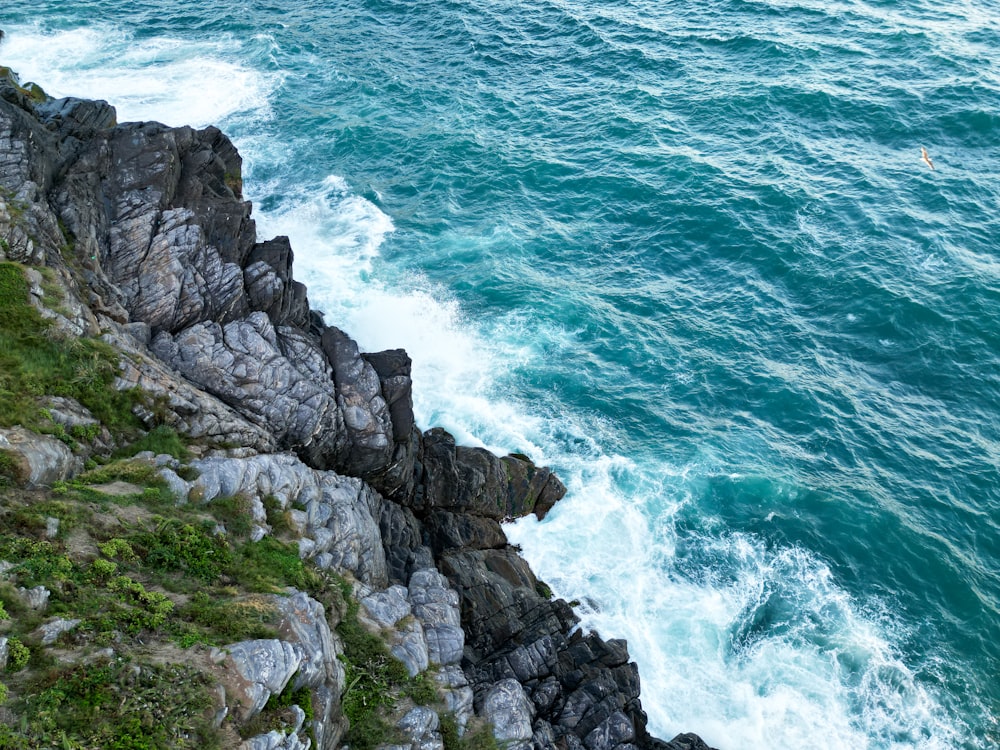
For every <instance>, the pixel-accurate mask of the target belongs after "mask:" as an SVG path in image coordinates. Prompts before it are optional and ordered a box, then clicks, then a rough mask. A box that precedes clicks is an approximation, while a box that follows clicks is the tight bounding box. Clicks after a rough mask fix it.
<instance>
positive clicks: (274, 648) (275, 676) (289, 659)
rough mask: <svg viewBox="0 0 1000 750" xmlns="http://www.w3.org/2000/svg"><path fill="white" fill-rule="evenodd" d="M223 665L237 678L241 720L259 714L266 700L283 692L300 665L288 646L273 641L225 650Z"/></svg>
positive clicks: (239, 644)
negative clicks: (241, 709)
mask: <svg viewBox="0 0 1000 750" xmlns="http://www.w3.org/2000/svg"><path fill="white" fill-rule="evenodd" d="M225 650H226V664H227V665H228V666H229V667H230V668H231V669H233V670H234V671H235V673H236V675H238V677H239V680H238V682H239V689H240V691H241V693H242V696H241V698H242V704H243V719H249V718H251V717H253V716H256V715H257V714H258V713H260V710H261V709H262V708H264V704H265V703H267V699H268V698H270V697H271V696H272V695H274V694H276V693H280V692H281V691H282V690H284V689H285V686H286V685H287V684H288V681H289V680H290V679H291V678H292V675H294V674H295V672H296V670H298V668H299V665H300V664H301V663H302V655H301V654H300V652H299V651H297V650H296V649H295V648H294V647H293V646H292V644H290V643H288V642H287V641H279V640H276V639H268V640H256V641H241V642H239V643H234V644H232V645H230V646H227V647H226V649H225Z"/></svg>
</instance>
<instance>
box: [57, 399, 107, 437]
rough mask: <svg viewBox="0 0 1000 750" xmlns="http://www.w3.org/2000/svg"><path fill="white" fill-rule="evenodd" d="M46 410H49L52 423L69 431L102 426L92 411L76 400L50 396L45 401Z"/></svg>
mask: <svg viewBox="0 0 1000 750" xmlns="http://www.w3.org/2000/svg"><path fill="white" fill-rule="evenodd" d="M45 408H46V409H48V411H49V417H50V418H51V419H52V421H53V422H55V423H56V424H60V425H62V426H63V427H65V428H66V429H67V430H71V429H73V428H74V427H89V426H90V425H97V424H100V422H99V421H98V420H97V419H95V418H94V415H93V414H91V413H90V410H89V409H87V407H85V406H84V405H83V404H81V403H80V402H79V401H77V400H76V399H74V398H68V397H66V396H49V397H48V398H47V399H46V400H45Z"/></svg>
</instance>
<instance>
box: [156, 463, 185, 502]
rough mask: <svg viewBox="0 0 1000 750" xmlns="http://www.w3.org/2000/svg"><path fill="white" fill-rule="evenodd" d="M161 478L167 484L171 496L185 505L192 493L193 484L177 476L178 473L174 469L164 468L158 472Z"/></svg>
mask: <svg viewBox="0 0 1000 750" xmlns="http://www.w3.org/2000/svg"><path fill="white" fill-rule="evenodd" d="M156 473H157V474H158V475H159V477H160V478H161V479H162V480H163V481H164V482H166V483H167V489H168V490H170V494H171V495H173V496H174V499H175V500H176V501H177V502H179V503H183V502H184V501H186V500H187V498H188V493H189V492H190V491H191V483H190V482H188V481H186V480H184V479H181V478H180V477H179V476H177V472H175V471H174V470H173V469H170V468H167V467H166V466H164V467H162V468H161V469H160V470H159V471H157V472H156Z"/></svg>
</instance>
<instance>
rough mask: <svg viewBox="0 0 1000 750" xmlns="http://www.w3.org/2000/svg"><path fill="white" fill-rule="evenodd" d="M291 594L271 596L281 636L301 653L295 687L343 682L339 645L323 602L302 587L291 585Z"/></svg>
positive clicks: (335, 685) (331, 684) (315, 686)
mask: <svg viewBox="0 0 1000 750" xmlns="http://www.w3.org/2000/svg"><path fill="white" fill-rule="evenodd" d="M290 591H291V595H290V596H274V597H272V601H273V602H274V606H275V609H276V610H277V611H278V614H279V617H280V621H279V623H278V633H279V635H280V636H281V638H282V639H283V640H285V641H287V642H290V643H292V644H294V645H295V646H296V648H297V650H298V652H299V655H300V663H299V666H298V671H297V673H296V675H295V682H294V684H293V686H294V688H295V689H296V690H298V689H299V688H302V687H310V688H317V687H319V686H321V685H324V684H326V685H328V686H330V687H331V688H336V689H339V688H340V687H342V686H343V684H344V668H343V665H342V664H341V662H340V660H338V659H337V655H338V654H339V653H340V649H339V647H338V645H337V642H336V640H335V639H334V636H333V632H332V631H331V630H330V625H329V623H328V622H327V618H326V612H325V610H324V609H323V605H322V604H320V603H319V602H318V601H316V600H315V599H313V598H312V597H310V596H309V595H308V594H306V593H305V592H303V591H296V590H294V589H291V590H290Z"/></svg>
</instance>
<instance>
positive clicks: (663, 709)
mask: <svg viewBox="0 0 1000 750" xmlns="http://www.w3.org/2000/svg"><path fill="white" fill-rule="evenodd" d="M6 30H7V32H8V38H7V39H6V40H5V41H4V43H3V46H2V48H0V50H2V53H3V60H4V62H5V63H6V64H9V65H11V66H12V67H14V68H15V69H16V70H19V71H20V73H21V74H22V78H24V79H25V80H35V81H37V82H38V83H39V84H41V85H42V86H43V87H44V88H46V89H47V90H48V91H50V92H52V93H54V94H57V95H64V94H66V95H68V94H73V95H83V96H91V97H97V98H103V99H107V100H109V101H111V102H112V103H113V104H115V105H116V106H117V107H118V108H119V112H120V119H122V120H127V119H156V120H161V121H164V122H168V123H190V124H198V125H205V124H209V123H210V122H215V123H219V122H223V124H224V123H225V120H226V118H234V117H235V118H249V117H259V116H261V113H264V116H266V113H267V109H266V100H267V98H268V96H269V95H270V94H271V92H272V91H274V90H275V88H276V86H277V84H278V81H279V79H278V78H277V77H276V76H275V75H274V74H269V73H265V72H262V71H259V70H255V69H254V68H253V66H252V65H251V64H249V63H244V62H241V61H240V60H239V59H238V57H234V55H233V52H234V50H236V49H237V46H236V45H233V44H232V43H231V40H229V41H218V40H216V41H205V42H199V43H197V44H191V43H185V44H184V45H180V44H178V43H177V42H176V41H175V40H171V39H167V38H161V39H155V40H151V41H146V42H142V43H138V44H137V43H135V42H134V40H133V39H131V37H130V36H129V35H128V34H127V33H124V32H121V31H119V30H116V29H111V28H106V27H92V28H85V29H78V30H75V31H71V32H58V33H55V34H43V32H41V31H40V30H39V29H36V28H16V27H15V28H11V27H8V28H7V29H6ZM237 145H239V146H240V148H241V150H243V152H244V157H245V158H248V159H251V160H254V159H257V160H259V161H262V162H268V163H271V162H274V163H276V164H277V163H279V160H278V159H276V154H277V151H276V150H275V146H274V145H273V144H270V145H266V144H263V143H260V142H258V141H256V140H254V139H246V140H244V141H239V140H238V141H237ZM283 148H286V149H287V148H289V147H288V146H287V145H286V146H283ZM283 156H284V157H285V158H288V160H289V161H290V162H294V154H288V153H285V154H283ZM289 157H291V158H289ZM279 182H280V183H281V184H283V185H287V184H288V183H294V182H295V180H293V179H292V177H291V175H284V176H283V177H281V178H280V179H279ZM279 182H276V183H275V186H277V185H278V184H279ZM266 188H267V186H253V185H248V186H247V189H248V191H249V192H250V193H251V194H253V193H254V192H256V193H257V196H256V197H266V196H265V191H266ZM257 218H258V226H259V229H260V234H261V236H273V235H277V234H286V235H288V236H289V237H290V238H291V240H292V245H293V248H294V249H295V252H296V269H295V270H296V276H297V277H298V278H299V279H301V280H303V281H305V282H306V283H307V284H308V286H309V295H310V301H311V302H312V304H313V306H314V307H318V308H320V309H322V310H324V311H325V313H326V315H327V319H328V321H329V322H331V323H333V324H336V325H339V326H343V327H344V328H345V329H346V330H348V331H349V332H350V333H351V335H353V336H354V337H356V338H357V339H358V341H359V342H360V343H361V345H362V347H363V348H364V349H367V350H378V349H384V348H394V347H405V348H406V349H407V350H408V351H409V353H410V355H411V356H412V358H413V361H414V370H413V374H414V384H415V399H416V404H415V406H416V410H417V413H418V420H419V422H420V423H421V424H422V425H424V426H429V425H434V424H440V425H443V426H445V427H447V428H449V429H451V430H452V431H453V432H455V434H456V436H457V437H458V438H459V440H461V441H462V442H465V443H474V444H480V445H482V444H485V445H488V446H490V447H493V448H494V449H495V450H511V449H518V450H524V451H527V452H529V453H531V454H532V455H533V456H534V457H535V458H536V459H538V460H540V461H543V462H551V463H553V464H555V465H557V466H558V467H559V469H560V471H561V474H562V476H563V478H564V480H565V481H566V482H567V485H568V486H569V489H570V493H569V495H568V496H567V498H566V499H565V500H564V501H563V502H562V503H560V504H559V505H557V506H556V508H555V509H554V510H553V512H552V513H551V515H550V517H549V519H548V520H547V521H546V522H545V523H544V524H539V523H537V522H534V521H533V520H525V521H522V522H520V523H518V524H516V525H514V526H512V527H510V529H509V536H510V538H511V541H512V542H515V543H518V544H520V545H522V547H523V548H524V550H525V552H526V554H527V556H528V557H529V559H530V560H531V562H532V564H533V566H534V567H535V569H536V570H537V571H538V573H539V574H540V576H541V577H542V578H543V579H545V580H547V582H548V583H549V584H550V585H552V587H553V588H554V589H555V591H556V592H557V593H558V594H560V595H562V596H565V597H567V598H571V599H573V598H575V599H579V600H580V602H581V603H580V606H579V608H578V611H579V613H580V614H581V615H582V616H583V619H584V625H585V627H588V628H595V629H598V630H599V631H600V632H602V633H603V634H604V635H605V636H606V637H625V638H627V639H628V640H629V646H630V651H631V653H632V655H633V657H634V658H635V659H636V660H637V661H638V663H639V665H640V670H641V675H642V680H643V706H644V708H645V710H646V711H647V712H648V713H649V715H650V719H651V729H653V730H654V731H655V732H656V733H658V734H661V735H665V736H667V737H669V736H670V735H671V734H672V733H673V732H675V731H681V730H685V731H687V730H696V731H698V732H699V733H701V734H702V735H703V736H705V737H706V738H707V739H708V740H709V741H711V742H713V743H715V744H717V745H718V746H720V747H741V748H748V749H750V750H753V749H755V748H760V749H763V748H768V749H769V750H770V749H776V750H781V749H784V748H799V747H809V748H814V749H816V750H824V749H826V748H829V749H830V750H834V749H838V750H839V748H843V747H858V748H872V749H873V750H874V748H879V749H881V748H922V749H925V750H933V749H934V748H939V747H940V748H944V747H953V746H955V745H957V744H958V743H957V742H955V741H954V740H955V738H954V732H953V730H952V729H951V728H949V727H948V726H947V724H946V723H945V719H943V718H942V713H943V712H942V710H941V707H940V706H939V705H938V704H937V702H936V701H935V698H934V696H933V695H931V694H930V693H928V692H927V690H926V689H925V688H922V687H921V686H920V684H919V683H918V682H917V681H916V680H915V678H914V676H913V674H912V672H911V671H910V670H909V668H908V667H907V666H906V665H904V664H902V663H901V662H900V660H899V659H898V657H897V656H896V655H895V651H894V649H893V645H892V644H893V639H894V637H895V633H894V630H893V628H894V627H895V626H894V625H893V624H892V621H891V620H889V619H884V618H879V617H872V616H869V615H866V614H864V613H863V611H862V608H861V607H860V606H859V605H858V604H857V603H856V602H853V601H852V600H851V599H850V597H849V596H847V595H846V594H845V592H844V591H843V590H842V589H840V588H839V587H838V586H837V584H836V581H835V579H834V577H833V575H832V574H831V572H830V570H829V569H828V568H827V567H826V566H825V565H824V564H823V562H822V561H821V560H818V559H816V558H815V557H814V556H812V555H810V554H809V553H807V552H804V551H802V550H798V549H796V548H788V547H784V548H782V547H777V548H772V547H768V546H767V545H765V544H764V543H763V542H762V541H761V540H760V539H757V538H755V537H753V536H750V535H740V534H732V533H727V532H726V531H725V530H724V529H720V530H719V531H717V532H715V533H711V534H709V533H705V535H704V536H697V535H693V536H692V535H691V534H690V533H688V534H687V535H684V534H682V533H680V532H679V531H678V527H677V518H678V514H679V513H681V512H682V511H683V509H684V508H685V506H686V504H687V503H689V502H690V501H691V498H690V493H691V492H692V479H691V478H692V477H698V476H699V475H704V473H705V472H706V470H707V469H706V466H705V465H704V464H699V465H692V466H672V465H670V464H669V462H668V461H666V460H662V461H660V463H659V464H647V465H638V464H637V463H636V462H635V461H633V460H631V459H628V458H625V457H622V456H617V455H612V454H608V453H607V452H606V451H605V450H603V449H602V445H607V444H610V442H611V434H610V433H611V431H612V430H613V429H614V428H613V426H610V425H604V424H600V423H595V422H593V421H588V420H586V419H585V417H583V416H582V415H574V414H564V415H562V417H561V419H560V420H558V424H554V423H553V421H550V420H546V419H543V418H541V417H539V416H535V415H533V413H532V412H531V411H530V409H529V408H528V407H527V406H526V405H523V404H521V403H519V402H518V401H517V399H516V398H514V397H512V396H498V394H497V383H498V382H499V381H502V380H503V379H504V378H505V377H506V375H507V373H508V372H509V370H510V368H512V367H513V366H514V364H515V363H519V362H523V361H525V360H526V359H530V357H531V354H532V353H531V351H530V350H531V347H532V344H531V343H530V342H528V343H526V342H525V341H524V336H525V332H526V331H527V330H530V328H531V326H530V325H527V326H526V325H525V322H524V321H518V322H517V325H512V326H508V327H507V330H506V332H505V331H504V329H503V326H493V327H492V328H491V333H492V335H490V336H487V335H486V334H485V333H483V331H484V330H485V329H484V328H480V327H477V322H476V321H470V320H467V319H466V317H465V316H464V315H463V313H462V308H461V305H460V303H459V301H458V300H455V299H454V298H452V297H451V296H449V295H448V294H447V293H445V292H444V291H443V290H441V289H440V288H437V287H435V286H434V285H433V284H431V283H429V282H428V281H427V280H426V279H423V278H420V277H404V276H401V275H399V274H398V272H396V271H394V270H393V269H392V268H391V267H390V266H389V265H388V264H386V263H384V262H383V261H382V260H381V258H380V253H379V250H380V247H381V245H382V243H383V242H384V241H385V238H386V237H387V236H389V235H390V233H391V232H392V231H393V229H394V228H393V224H392V221H391V219H390V218H389V217H388V216H387V215H386V214H385V213H383V212H382V211H380V210H379V209H378V207H376V206H375V205H374V204H372V203H371V202H369V201H367V200H365V199H363V198H361V197H360V196H357V195H355V194H353V193H352V192H351V190H350V189H349V186H348V185H347V184H346V183H345V181H344V180H342V179H340V178H338V177H329V178H327V179H326V180H325V181H324V182H323V183H322V184H318V185H312V186H299V187H298V188H297V189H296V190H293V191H291V192H285V191H284V190H283V191H282V195H281V197H280V200H278V203H277V207H276V208H271V209H269V210H267V211H263V212H260V211H258V217H257ZM553 335H555V334H553ZM536 354H537V352H536ZM571 446H576V447H571ZM581 446H582V447H581ZM692 557H695V558H699V559H702V560H703V561H704V567H703V568H702V569H701V572H700V573H695V572H693V571H692V566H691V565H690V563H688V564H687V565H685V564H683V563H684V560H685V559H688V560H689V559H690V558H692ZM713 561H714V562H715V563H716V565H714V566H713V565H712V562H713ZM768 618H770V619H768ZM945 718H946V717H945Z"/></svg>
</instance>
